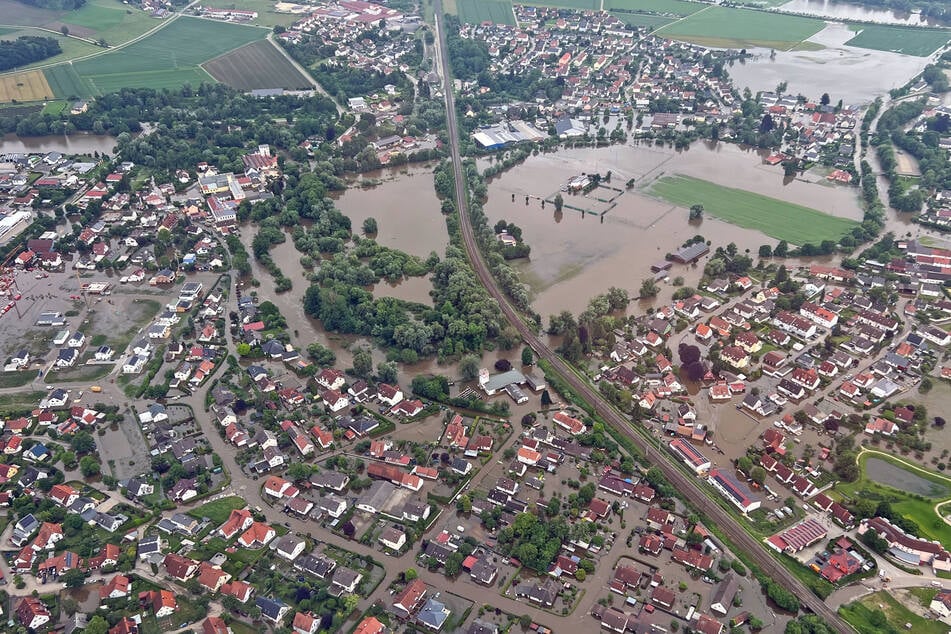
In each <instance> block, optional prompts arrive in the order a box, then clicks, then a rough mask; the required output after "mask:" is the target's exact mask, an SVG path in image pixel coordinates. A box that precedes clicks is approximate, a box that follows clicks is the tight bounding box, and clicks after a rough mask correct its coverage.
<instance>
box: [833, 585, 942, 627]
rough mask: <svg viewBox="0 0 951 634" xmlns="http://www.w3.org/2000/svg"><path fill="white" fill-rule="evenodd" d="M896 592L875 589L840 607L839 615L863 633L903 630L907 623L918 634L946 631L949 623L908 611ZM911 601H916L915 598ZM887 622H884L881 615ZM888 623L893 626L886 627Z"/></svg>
mask: <svg viewBox="0 0 951 634" xmlns="http://www.w3.org/2000/svg"><path fill="white" fill-rule="evenodd" d="M893 594H894V592H891V591H890V592H875V593H873V594H870V595H868V596H866V597H863V598H861V599H859V600H858V601H855V602H853V603H849V604H848V605H843V606H842V607H841V608H839V614H840V615H841V616H842V617H843V618H844V619H845V620H846V621H848V622H849V623H850V624H851V625H852V626H853V627H854V628H855V629H856V630H857V631H858V632H860V634H879V633H880V632H900V631H903V630H905V629H906V624H911V627H910V628H907V629H911V630H912V631H914V632H916V634H945V633H946V632H947V631H948V626H947V625H946V624H944V623H941V622H940V621H937V620H932V619H926V618H924V617H922V616H921V615H920V614H918V613H916V612H914V611H912V610H909V609H908V608H907V607H905V606H904V605H902V604H901V603H900V602H899V601H898V600H897V599H896V598H895V597H894V596H892V595H893ZM911 600H915V599H914V598H912V599H911ZM879 612H881V613H884V615H885V623H882V622H881V614H878V613H879ZM886 624H887V625H888V626H890V627H887V628H886Z"/></svg>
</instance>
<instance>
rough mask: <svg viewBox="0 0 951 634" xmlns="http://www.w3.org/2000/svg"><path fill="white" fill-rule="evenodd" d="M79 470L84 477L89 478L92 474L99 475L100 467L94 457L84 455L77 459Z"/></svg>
mask: <svg viewBox="0 0 951 634" xmlns="http://www.w3.org/2000/svg"><path fill="white" fill-rule="evenodd" d="M79 470H80V471H81V472H82V474H83V475H84V476H85V477H87V478H90V477H92V476H97V475H99V473H100V471H101V468H100V466H99V462H98V461H97V460H96V459H95V458H93V457H92V456H84V457H83V458H82V459H81V460H80V461H79Z"/></svg>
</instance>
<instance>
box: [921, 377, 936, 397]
mask: <svg viewBox="0 0 951 634" xmlns="http://www.w3.org/2000/svg"><path fill="white" fill-rule="evenodd" d="M933 387H934V383H932V382H931V379H930V378H929V377H927V376H926V377H925V378H923V379H921V385H919V386H918V391H919V392H921V393H922V394H927V393H928V392H930V391H931V388H933Z"/></svg>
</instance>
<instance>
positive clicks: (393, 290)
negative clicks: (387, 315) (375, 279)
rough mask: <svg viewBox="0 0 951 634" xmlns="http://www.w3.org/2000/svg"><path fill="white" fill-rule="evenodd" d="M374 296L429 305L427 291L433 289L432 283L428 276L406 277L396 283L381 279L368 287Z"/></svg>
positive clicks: (429, 299) (429, 300) (430, 301)
mask: <svg viewBox="0 0 951 634" xmlns="http://www.w3.org/2000/svg"><path fill="white" fill-rule="evenodd" d="M368 290H370V292H372V293H373V296H374V297H395V298H396V299H402V300H403V301H406V302H416V303H419V304H426V305H427V306H431V305H432V303H433V300H432V298H431V297H430V296H429V292H430V291H431V290H433V284H432V282H431V281H430V280H429V276H423V277H408V278H406V279H404V280H402V281H400V282H397V283H396V284H391V283H389V282H387V281H385V280H384V281H382V282H380V283H379V284H376V285H375V286H373V287H372V288H370V289H368Z"/></svg>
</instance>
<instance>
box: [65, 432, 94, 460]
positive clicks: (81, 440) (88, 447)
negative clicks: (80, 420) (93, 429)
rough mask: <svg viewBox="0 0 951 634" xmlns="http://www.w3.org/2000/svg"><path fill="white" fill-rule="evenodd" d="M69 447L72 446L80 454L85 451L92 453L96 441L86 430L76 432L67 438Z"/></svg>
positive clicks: (85, 452)
mask: <svg viewBox="0 0 951 634" xmlns="http://www.w3.org/2000/svg"><path fill="white" fill-rule="evenodd" d="M69 445H70V447H72V448H73V451H75V452H76V453H78V454H80V455H82V454H87V453H92V452H93V451H95V450H96V441H95V439H94V438H93V437H92V436H91V435H90V434H89V433H88V432H84V431H81V432H78V433H76V434H74V435H73V437H72V438H70V440H69Z"/></svg>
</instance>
